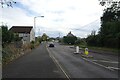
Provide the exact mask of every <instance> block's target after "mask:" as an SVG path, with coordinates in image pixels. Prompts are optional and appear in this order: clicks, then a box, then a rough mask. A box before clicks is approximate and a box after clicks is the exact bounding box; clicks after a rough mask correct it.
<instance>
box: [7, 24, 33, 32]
mask: <svg viewBox="0 0 120 80" xmlns="http://www.w3.org/2000/svg"><path fill="white" fill-rule="evenodd" d="M32 28H33V26H12V27H11V28H10V29H9V30H10V31H12V32H14V33H30V31H31V29H32Z"/></svg>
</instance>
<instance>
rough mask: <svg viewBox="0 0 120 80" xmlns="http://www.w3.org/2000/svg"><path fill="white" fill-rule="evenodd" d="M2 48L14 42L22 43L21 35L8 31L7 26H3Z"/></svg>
mask: <svg viewBox="0 0 120 80" xmlns="http://www.w3.org/2000/svg"><path fill="white" fill-rule="evenodd" d="M1 29H2V46H3V47H4V46H5V45H6V44H9V43H11V42H14V41H20V40H21V39H20V38H19V35H18V34H17V33H13V32H11V31H9V30H8V27H7V26H4V25H2V26H1Z"/></svg>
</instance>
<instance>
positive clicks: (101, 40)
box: [86, 2, 120, 48]
mask: <svg viewBox="0 0 120 80" xmlns="http://www.w3.org/2000/svg"><path fill="white" fill-rule="evenodd" d="M119 3H120V2H119ZM86 41H87V44H88V45H89V46H100V47H110V48H120V5H119V4H118V3H117V2H113V3H112V4H111V6H110V7H108V8H106V9H105V10H104V13H103V16H102V17H101V27H100V30H99V32H98V34H95V31H92V33H91V34H90V35H89V36H88V37H87V38H86Z"/></svg>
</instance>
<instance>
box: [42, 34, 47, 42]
mask: <svg viewBox="0 0 120 80" xmlns="http://www.w3.org/2000/svg"><path fill="white" fill-rule="evenodd" d="M47 40H48V36H47V35H46V34H45V33H44V34H43V35H42V41H47Z"/></svg>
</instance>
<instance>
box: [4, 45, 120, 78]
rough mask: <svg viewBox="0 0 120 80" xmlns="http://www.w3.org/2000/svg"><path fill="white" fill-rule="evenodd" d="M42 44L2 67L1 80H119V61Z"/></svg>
mask: <svg viewBox="0 0 120 80" xmlns="http://www.w3.org/2000/svg"><path fill="white" fill-rule="evenodd" d="M47 45H48V43H47V44H46V43H42V44H41V45H40V46H39V47H38V48H37V49H34V50H33V51H32V52H31V53H28V54H26V55H24V56H22V57H21V58H19V59H17V60H15V61H13V62H12V63H10V64H8V65H7V66H5V67H3V72H2V77H3V78H68V79H71V78H118V70H119V69H118V58H117V56H112V55H103V54H96V53H90V55H92V56H93V57H92V58H87V57H82V56H81V54H74V52H75V48H71V47H70V46H65V45H59V44H58V43H55V47H54V48H50V47H48V46H47Z"/></svg>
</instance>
